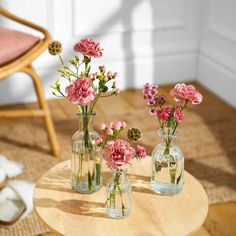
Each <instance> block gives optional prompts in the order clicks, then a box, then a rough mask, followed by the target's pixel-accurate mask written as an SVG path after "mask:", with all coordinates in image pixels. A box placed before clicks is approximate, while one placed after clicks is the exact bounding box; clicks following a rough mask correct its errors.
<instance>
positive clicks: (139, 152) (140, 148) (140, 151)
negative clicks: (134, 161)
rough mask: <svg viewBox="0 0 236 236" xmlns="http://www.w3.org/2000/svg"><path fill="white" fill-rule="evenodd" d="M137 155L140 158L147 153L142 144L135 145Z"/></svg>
mask: <svg viewBox="0 0 236 236" xmlns="http://www.w3.org/2000/svg"><path fill="white" fill-rule="evenodd" d="M137 155H138V156H140V157H141V158H145V157H146V155H147V153H146V150H145V148H144V147H143V146H141V145H137Z"/></svg>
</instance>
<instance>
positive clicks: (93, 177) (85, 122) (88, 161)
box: [71, 113, 102, 193]
mask: <svg viewBox="0 0 236 236" xmlns="http://www.w3.org/2000/svg"><path fill="white" fill-rule="evenodd" d="M78 116H79V121H80V122H79V130H78V131H77V132H76V133H75V134H74V135H73V137H72V154H71V170H72V188H73V189H74V190H75V191H77V192H80V193H92V192H96V191H98V190H99V189H100V188H101V186H102V150H101V149H100V148H99V147H98V146H97V145H96V143H95V139H96V138H97V137H98V136H99V134H98V133H97V132H96V131H94V130H93V117H94V116H95V113H92V114H78Z"/></svg>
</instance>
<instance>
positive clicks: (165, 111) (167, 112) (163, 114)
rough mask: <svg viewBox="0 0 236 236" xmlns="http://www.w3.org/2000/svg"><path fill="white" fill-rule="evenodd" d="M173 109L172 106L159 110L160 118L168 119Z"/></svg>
mask: <svg viewBox="0 0 236 236" xmlns="http://www.w3.org/2000/svg"><path fill="white" fill-rule="evenodd" d="M171 111H172V109H171V108H170V107H166V108H164V109H162V110H158V111H157V116H158V117H159V119H160V120H162V121H167V120H168V118H169V115H170V113H171Z"/></svg>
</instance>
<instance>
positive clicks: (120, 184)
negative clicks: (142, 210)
mask: <svg viewBox="0 0 236 236" xmlns="http://www.w3.org/2000/svg"><path fill="white" fill-rule="evenodd" d="M126 173H127V169H125V170H112V177H111V178H110V179H109V181H108V183H107V186H106V197H107V201H106V213H107V215H108V216H109V217H111V218H117V219H120V218H126V217H127V216H129V214H130V210H131V184H130V181H129V178H128V177H127V175H126Z"/></svg>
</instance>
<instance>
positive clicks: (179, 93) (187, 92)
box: [170, 83, 202, 105]
mask: <svg viewBox="0 0 236 236" xmlns="http://www.w3.org/2000/svg"><path fill="white" fill-rule="evenodd" d="M170 95H171V96H173V97H174V99H175V101H176V102H179V103H180V104H181V105H183V104H184V102H185V101H186V100H190V101H191V102H192V104H199V103H201V102H202V95H201V94H200V93H199V92H198V91H197V89H196V88H195V87H194V86H193V85H186V84H184V83H182V84H176V85H175V87H174V88H173V89H172V90H171V91H170Z"/></svg>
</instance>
